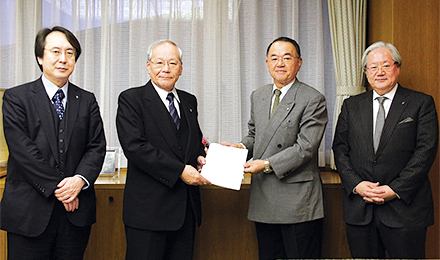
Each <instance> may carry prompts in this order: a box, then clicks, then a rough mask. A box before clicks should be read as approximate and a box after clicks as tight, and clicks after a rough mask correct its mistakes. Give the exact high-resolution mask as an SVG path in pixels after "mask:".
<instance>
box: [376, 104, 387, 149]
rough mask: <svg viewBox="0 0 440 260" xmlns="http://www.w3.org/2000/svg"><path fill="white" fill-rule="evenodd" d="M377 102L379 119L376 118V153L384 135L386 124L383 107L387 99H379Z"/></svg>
mask: <svg viewBox="0 0 440 260" xmlns="http://www.w3.org/2000/svg"><path fill="white" fill-rule="evenodd" d="M376 99H377V101H379V110H378V111H377V117H376V129H375V131H374V138H373V146H374V152H376V150H377V147H378V146H379V141H380V136H381V135H382V130H383V125H384V123H385V109H384V107H383V102H384V101H385V99H387V98H386V97H377V98H376Z"/></svg>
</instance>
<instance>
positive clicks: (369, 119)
mask: <svg viewBox="0 0 440 260" xmlns="http://www.w3.org/2000/svg"><path fill="white" fill-rule="evenodd" d="M357 113H358V115H359V117H358V118H359V122H360V124H361V125H360V131H359V133H362V134H363V136H360V137H359V138H360V139H361V140H365V146H364V147H368V149H369V150H370V153H371V154H374V147H373V91H369V92H367V93H366V94H365V95H364V98H363V99H362V100H361V101H360V102H359V103H358V109H357Z"/></svg>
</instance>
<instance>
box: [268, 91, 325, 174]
mask: <svg viewBox="0 0 440 260" xmlns="http://www.w3.org/2000/svg"><path fill="white" fill-rule="evenodd" d="M327 121H328V117H327V107H326V102H325V98H324V96H323V95H321V94H316V95H313V96H310V97H309V100H308V102H307V104H306V107H305V108H304V110H303V111H302V115H301V119H300V122H299V132H298V134H297V139H296V141H295V143H294V144H293V145H292V146H290V147H288V148H286V149H284V150H282V151H280V152H278V153H276V154H274V155H273V156H271V157H269V158H268V159H269V161H270V162H271V165H272V168H273V169H274V171H275V174H276V175H277V176H278V178H279V179H281V178H284V177H286V176H287V175H288V174H290V173H292V172H295V171H296V170H297V169H298V168H300V167H301V166H303V165H304V164H307V163H309V162H310V160H311V159H312V158H314V157H316V152H317V150H318V147H319V145H320V143H321V139H322V136H323V135H324V131H325V127H326V125H327ZM286 158H291V159H289V160H286Z"/></svg>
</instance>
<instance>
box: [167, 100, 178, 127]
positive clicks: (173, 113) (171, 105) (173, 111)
mask: <svg viewBox="0 0 440 260" xmlns="http://www.w3.org/2000/svg"><path fill="white" fill-rule="evenodd" d="M173 99H174V95H173V93H171V92H170V93H168V96H167V100H168V101H169V102H170V103H169V104H168V107H169V109H170V114H171V117H172V118H173V121H174V123H175V124H176V127H177V129H179V128H180V118H179V114H177V109H176V107H175V106H174V100H173Z"/></svg>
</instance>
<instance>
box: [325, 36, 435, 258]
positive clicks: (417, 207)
mask: <svg viewBox="0 0 440 260" xmlns="http://www.w3.org/2000/svg"><path fill="white" fill-rule="evenodd" d="M362 65H363V67H364V70H365V74H366V76H367V79H368V82H369V84H370V85H371V88H372V90H370V91H367V92H365V93H363V94H360V95H357V96H354V97H351V98H349V99H346V100H345V101H344V104H343V106H342V111H341V114H340V115H339V119H338V123H337V127H336V132H335V137H334V141H333V151H334V154H335V159H336V166H337V169H338V173H339V175H340V176H341V179H342V183H343V186H344V189H345V193H344V221H345V222H346V231H347V238H348V243H349V246H350V251H351V254H352V257H354V258H385V256H386V254H385V251H386V252H387V253H388V256H389V257H390V258H396V259H398V258H399V259H400V258H425V240H426V229H427V227H428V226H430V225H432V224H434V209H433V199H432V192H431V185H430V182H429V178H428V173H429V169H430V168H431V165H432V163H433V161H434V159H435V156H436V152H437V148H438V147H437V145H438V134H439V133H438V120H437V113H436V109H435V104H434V100H433V98H432V97H431V96H429V95H426V94H423V93H420V92H416V91H413V90H410V89H406V88H404V87H402V86H401V85H400V84H399V83H398V82H397V81H398V77H399V74H400V68H401V65H402V58H401V56H400V54H399V52H398V51H397V49H396V48H395V47H394V46H393V45H392V44H390V43H387V44H385V43H383V42H376V43H374V44H372V45H371V46H370V47H368V48H367V49H366V50H365V52H364V55H363V57H362Z"/></svg>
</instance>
